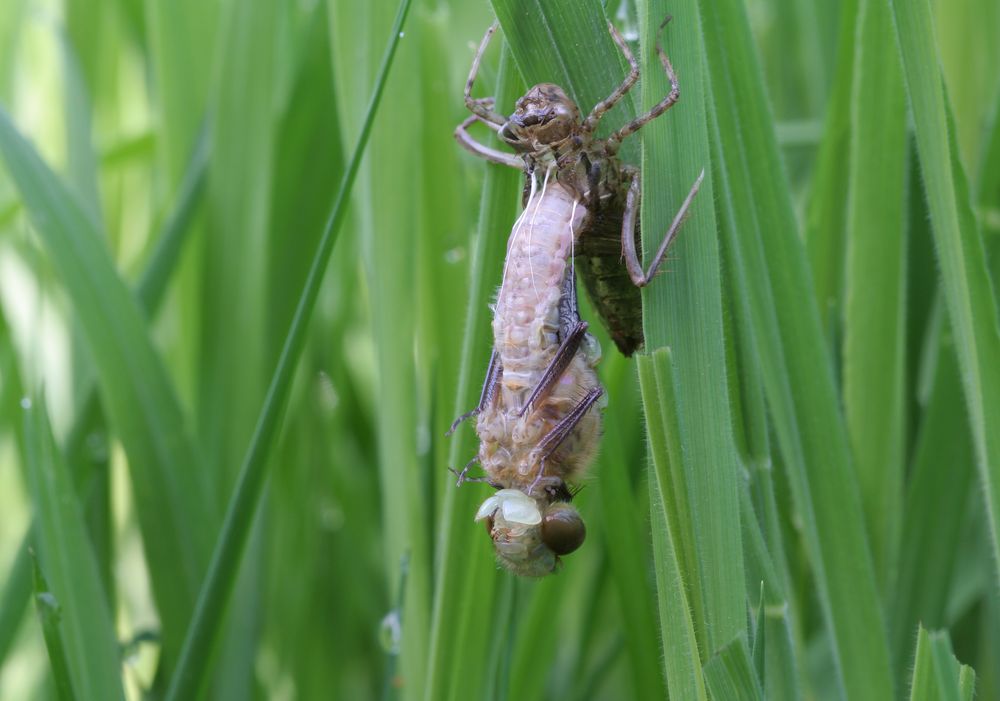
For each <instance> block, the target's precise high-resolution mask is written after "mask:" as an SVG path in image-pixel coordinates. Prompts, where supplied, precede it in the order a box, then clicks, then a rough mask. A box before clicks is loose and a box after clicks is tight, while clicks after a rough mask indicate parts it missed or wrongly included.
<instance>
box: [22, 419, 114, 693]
mask: <svg viewBox="0 0 1000 701" xmlns="http://www.w3.org/2000/svg"><path fill="white" fill-rule="evenodd" d="M26 404H27V407H26V409H25V416H24V432H25V445H26V448H27V463H28V474H29V477H30V483H31V495H32V501H33V502H34V507H35V513H36V514H37V515H38V534H37V535H38V543H39V549H40V554H41V565H42V568H43V569H44V571H45V572H47V573H48V579H49V580H50V581H51V591H49V592H45V593H43V594H40V595H41V596H46V595H48V597H49V598H46V599H45V600H43V601H41V602H40V606H42V607H43V610H42V620H43V626H44V628H45V632H46V642H47V644H48V645H49V654H50V655H52V656H53V657H54V660H53V671H54V672H56V673H57V676H61V667H62V662H61V661H60V660H59V658H60V657H61V656H62V655H63V654H65V656H66V662H67V666H68V668H69V673H70V677H71V679H72V682H71V684H72V689H73V690H74V691H75V692H76V694H77V695H78V696H79V697H80V698H82V699H109V700H110V699H124V697H125V695H124V692H123V691H122V686H121V662H120V660H119V659H118V641H117V639H116V638H115V630H114V624H113V623H112V617H111V611H110V610H109V609H108V605H107V599H106V598H105V595H104V591H103V588H102V585H101V580H100V575H99V574H98V571H97V562H96V560H95V559H94V551H93V549H92V547H91V544H90V541H89V540H88V539H87V531H86V528H85V527H84V522H83V513H82V511H81V509H80V502H79V501H78V500H77V498H76V489H75V487H74V485H73V481H72V479H71V477H70V474H69V471H68V470H67V469H66V465H65V462H64V461H63V459H62V455H61V454H60V453H59V450H58V448H56V445H55V441H54V439H53V438H52V430H51V428H50V426H49V421H48V414H47V413H46V409H45V404H44V402H41V401H38V402H31V403H28V402H26ZM37 587H38V584H36V588H37ZM52 598H54V599H55V602H58V604H55V603H53V602H52V600H51V599H52ZM52 606H58V607H59V608H60V609H61V618H62V621H61V624H59V623H57V622H55V621H54V620H52V617H53V616H55V615H56V613H55V612H54V611H53V610H52ZM55 626H60V628H61V630H56V629H55V628H54V627H55ZM60 639H61V641H62V642H61V643H60ZM57 683H58V684H59V687H60V688H62V687H63V686H64V685H65V680H63V681H60V680H59V679H57Z"/></svg>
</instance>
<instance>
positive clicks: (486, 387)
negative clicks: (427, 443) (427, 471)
mask: <svg viewBox="0 0 1000 701" xmlns="http://www.w3.org/2000/svg"><path fill="white" fill-rule="evenodd" d="M501 377H503V363H501V362H500V356H499V355H497V352H496V349H494V350H493V352H492V353H491V354H490V364H489V365H488V366H487V368H486V380H485V381H484V382H483V391H482V392H480V394H479V404H477V405H476V408H475V409H472V410H470V411H467V412H465V413H464V414H462V415H461V416H459V417H458V418H457V419H455V420H454V421H452V422H451V428H449V429H448V432H447V433H446V434H444V435H446V436H450V435H451V434H453V433H454V432H455V429H457V428H458V427H459V425H460V424H461V423H462V422H463V421H465V420H466V419H471V418H472V417H473V416H478V415H479V414H481V413H482V411H483V409H485V408H486V407H487V406H489V404H490V402H492V401H493V397H494V396H496V391H497V385H499V384H500V378H501ZM466 468H468V465H466Z"/></svg>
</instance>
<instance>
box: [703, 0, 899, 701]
mask: <svg viewBox="0 0 1000 701" xmlns="http://www.w3.org/2000/svg"><path fill="white" fill-rule="evenodd" d="M701 8H702V13H703V15H702V26H703V27H704V30H705V43H706V50H707V55H708V69H709V71H708V72H709V75H710V77H711V87H712V92H711V95H712V100H711V109H712V112H713V126H714V128H715V137H716V140H717V151H716V153H715V157H716V161H717V163H718V167H719V172H720V174H721V176H722V182H721V183H719V185H720V191H721V194H720V206H722V207H724V208H725V210H726V212H727V219H728V221H732V222H736V223H738V224H739V226H740V231H739V232H737V231H735V227H733V228H732V230H730V229H728V228H727V229H726V231H727V244H726V245H727V246H728V250H730V251H732V253H731V254H730V255H727V259H729V260H732V261H733V263H734V267H735V269H736V279H737V281H738V289H737V290H736V294H738V295H740V296H742V297H745V298H746V299H747V300H748V304H747V308H748V310H749V312H750V316H751V320H750V325H751V328H752V329H753V332H754V345H755V346H756V348H757V349H758V353H759V358H760V370H761V373H762V378H763V382H764V389H765V393H766V396H767V399H768V406H769V408H770V411H771V417H772V419H773V421H774V431H775V435H776V437H777V439H778V446H779V448H780V450H781V453H782V455H783V458H784V462H785V463H786V464H787V466H788V468H789V481H790V484H791V488H792V492H793V495H794V497H795V503H796V507H797V509H798V512H799V516H800V517H801V519H802V521H803V526H804V531H805V536H806V542H807V544H808V547H809V553H810V558H811V564H812V566H813V569H814V571H815V573H816V579H817V584H818V587H819V592H820V603H821V607H822V611H823V613H824V615H825V618H826V622H827V626H828V630H829V631H830V633H831V635H832V637H833V641H834V649H835V651H836V653H835V658H836V660H837V663H838V671H839V673H840V678H841V683H842V684H843V688H844V691H845V692H846V695H847V696H848V697H850V698H890V697H891V696H892V683H891V677H890V667H889V655H888V647H887V645H886V641H885V634H884V631H883V629H882V623H881V620H882V615H881V611H880V609H879V602H878V597H877V594H876V587H875V579H874V574H873V571H872V566H871V559H870V555H869V552H868V546H867V542H866V539H865V533H864V528H863V523H862V511H861V505H860V502H859V497H858V493H857V487H856V484H855V478H854V473H853V469H852V467H851V463H850V455H849V450H848V443H847V436H846V431H845V429H844V424H843V420H842V418H841V416H840V414H839V410H838V403H837V396H836V392H835V388H834V383H833V373H832V371H831V367H830V360H829V356H828V354H827V351H826V348H825V347H824V341H823V332H822V329H821V326H820V321H819V313H818V310H817V308H816V304H815V300H814V298H813V295H812V294H811V291H812V289H813V287H812V282H811V280H810V278H809V271H808V268H807V265H806V259H805V252H804V251H803V248H802V244H801V241H800V240H799V238H798V234H797V226H796V222H795V218H794V214H793V212H792V207H791V201H790V198H789V194H788V188H787V186H786V185H785V182H784V179H783V177H782V175H781V174H782V172H783V170H782V167H781V164H780V162H779V160H778V152H777V146H776V143H775V139H774V131H773V127H772V120H771V117H770V115H769V113H768V109H767V98H766V96H765V95H764V92H763V89H762V85H761V79H760V74H759V70H758V67H757V60H756V57H755V53H754V48H753V45H752V42H751V40H750V35H749V30H748V26H747V21H746V17H745V16H744V14H743V10H742V7H741V6H739V3H736V2H730V1H729V0H725V1H724V2H702V3H701ZM735 105H739V106H740V108H739V110H736V109H734V106H735ZM793 388H794V392H793Z"/></svg>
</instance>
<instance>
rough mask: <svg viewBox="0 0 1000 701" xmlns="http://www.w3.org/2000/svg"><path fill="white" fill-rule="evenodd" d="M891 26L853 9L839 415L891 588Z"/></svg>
mask: <svg viewBox="0 0 1000 701" xmlns="http://www.w3.org/2000/svg"><path fill="white" fill-rule="evenodd" d="M891 24H892V17H891V14H890V12H889V9H888V8H887V7H886V6H885V4H884V2H882V0H861V4H860V9H859V13H858V32H857V36H858V39H859V43H858V47H857V52H858V55H857V57H856V58H855V77H854V95H853V99H852V105H853V109H852V127H851V155H850V158H849V160H850V171H849V177H850V179H849V185H848V217H847V219H848V221H847V224H848V226H847V261H846V290H845V300H844V350H843V384H844V414H845V418H846V420H847V428H848V432H849V433H850V438H851V446H852V448H853V455H854V463H855V470H856V473H857V475H858V486H859V488H860V492H861V503H862V506H863V508H864V510H865V518H866V520H867V524H868V538H869V544H870V545H871V550H872V560H873V564H874V566H875V576H876V579H877V581H878V583H879V585H880V588H881V590H882V591H883V592H889V591H891V590H892V587H893V578H894V572H895V566H896V558H897V554H898V547H899V546H898V541H899V536H900V526H901V519H902V499H903V454H904V447H903V438H904V434H903V418H904V415H903V380H904V377H905V370H904V368H905V359H904V348H905V341H906V324H905V321H906V314H905V311H904V310H905V304H906V291H905V283H906V274H905V270H904V265H903V263H904V261H905V259H906V242H905V238H904V234H903V232H904V212H905V204H906V192H905V182H906V147H907V139H906V98H905V95H904V92H903V76H902V69H901V67H900V65H899V55H898V52H897V51H896V47H895V46H893V44H892V42H888V41H886V39H885V38H886V36H891V34H890V32H891V31H892V27H891Z"/></svg>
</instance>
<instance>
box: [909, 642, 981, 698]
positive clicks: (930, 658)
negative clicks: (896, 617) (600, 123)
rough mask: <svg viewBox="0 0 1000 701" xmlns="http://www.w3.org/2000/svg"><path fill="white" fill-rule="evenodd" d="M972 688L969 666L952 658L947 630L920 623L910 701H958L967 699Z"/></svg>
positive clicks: (971, 674) (973, 682)
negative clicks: (931, 627)
mask: <svg viewBox="0 0 1000 701" xmlns="http://www.w3.org/2000/svg"><path fill="white" fill-rule="evenodd" d="M974 687H975V675H974V674H973V673H972V668H971V667H967V666H965V665H961V664H959V662H958V660H956V659H955V656H954V654H953V653H952V651H951V641H950V639H949V638H948V633H947V632H945V631H939V632H933V633H929V632H928V631H927V629H926V628H924V627H923V626H920V631H919V633H918V634H917V651H916V657H915V659H914V663H913V681H912V684H911V687H910V701H962V700H963V699H968V698H971V693H970V690H971V689H973V688H974Z"/></svg>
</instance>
